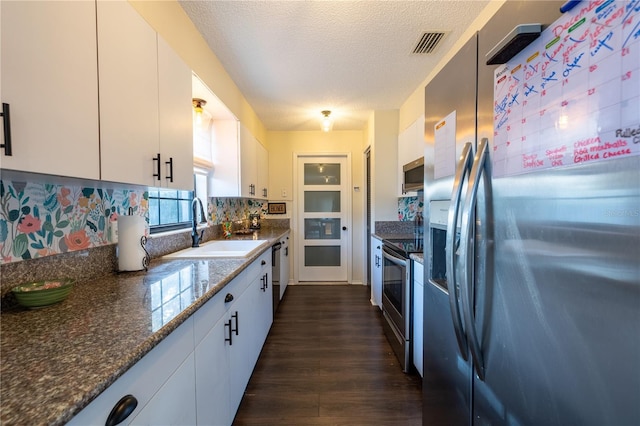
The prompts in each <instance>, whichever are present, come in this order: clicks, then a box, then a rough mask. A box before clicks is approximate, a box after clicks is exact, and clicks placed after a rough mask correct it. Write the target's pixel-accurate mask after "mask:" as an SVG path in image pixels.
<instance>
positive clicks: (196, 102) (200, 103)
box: [193, 98, 207, 125]
mask: <svg viewBox="0 0 640 426" xmlns="http://www.w3.org/2000/svg"><path fill="white" fill-rule="evenodd" d="M206 104H207V101H205V100H204V99H200V98H193V110H194V111H195V113H196V124H198V125H200V124H202V112H203V111H204V109H203V107H204V106H205V105H206Z"/></svg>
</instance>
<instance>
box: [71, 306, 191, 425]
mask: <svg viewBox="0 0 640 426" xmlns="http://www.w3.org/2000/svg"><path fill="white" fill-rule="evenodd" d="M193 348H194V346H193V320H192V319H191V318H189V319H187V321H185V322H184V323H182V324H181V325H180V326H179V327H178V328H177V329H175V330H174V331H173V332H172V333H171V334H169V335H168V336H167V337H166V338H165V339H164V340H162V342H160V343H159V344H158V345H157V346H156V347H155V348H153V349H152V350H151V351H150V352H149V353H147V354H146V355H145V356H144V357H143V358H142V359H141V360H140V361H138V362H137V363H136V364H135V365H134V366H133V367H131V369H129V370H128V371H127V372H126V373H124V374H123V375H122V376H121V377H120V378H118V380H116V381H115V382H114V383H113V384H112V385H111V386H109V387H108V388H107V389H106V390H105V391H104V392H103V393H102V394H100V395H99V396H98V397H97V398H96V399H95V400H93V401H92V402H91V403H90V404H89V405H88V406H87V407H85V408H84V409H83V410H82V411H81V412H80V413H78V415H76V416H75V417H74V418H73V419H71V421H70V422H69V423H68V424H69V425H78V426H86V425H94V424H95V425H98V424H99V425H104V424H105V422H106V420H107V417H108V416H109V413H110V412H111V409H112V408H113V407H114V406H115V405H116V403H117V402H118V401H119V400H120V399H121V398H122V397H123V396H125V395H128V394H131V395H133V396H134V397H135V398H136V399H137V401H138V406H137V407H136V409H135V410H134V411H133V412H132V413H131V415H130V416H129V417H128V418H127V420H125V421H124V422H123V423H122V424H128V423H129V422H131V421H132V420H133V419H134V417H135V416H137V415H138V414H139V413H140V412H141V411H143V408H144V407H145V405H147V403H149V401H150V400H151V398H152V397H153V396H154V395H155V394H156V392H158V390H159V389H160V388H161V387H162V386H163V385H164V383H165V382H167V381H168V380H169V378H170V377H171V376H172V375H173V373H174V372H175V371H176V370H177V369H178V367H180V365H181V364H182V363H183V362H184V360H185V359H186V358H187V357H188V356H189V354H191V353H192V352H193ZM191 365H192V364H191ZM192 374H193V375H195V371H194V372H192Z"/></svg>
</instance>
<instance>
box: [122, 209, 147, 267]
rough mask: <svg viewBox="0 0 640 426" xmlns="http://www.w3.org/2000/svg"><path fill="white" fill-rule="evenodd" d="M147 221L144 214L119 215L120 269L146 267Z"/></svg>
mask: <svg viewBox="0 0 640 426" xmlns="http://www.w3.org/2000/svg"><path fill="white" fill-rule="evenodd" d="M145 228H146V222H145V219H144V217H142V216H118V270H119V271H140V270H141V269H144V268H145V258H146V256H147V252H146V251H145V249H144V247H143V246H142V243H141V241H142V237H144V236H145Z"/></svg>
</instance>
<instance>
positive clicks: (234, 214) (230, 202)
mask: <svg viewBox="0 0 640 426" xmlns="http://www.w3.org/2000/svg"><path fill="white" fill-rule="evenodd" d="M208 204H209V205H208V206H207V208H208V211H209V217H210V218H211V222H212V223H213V224H214V225H219V224H221V223H223V222H230V221H236V220H242V219H249V215H250V214H256V213H259V214H260V217H264V216H265V215H266V214H267V202H266V201H261V200H252V199H246V198H217V197H213V198H209V203H208Z"/></svg>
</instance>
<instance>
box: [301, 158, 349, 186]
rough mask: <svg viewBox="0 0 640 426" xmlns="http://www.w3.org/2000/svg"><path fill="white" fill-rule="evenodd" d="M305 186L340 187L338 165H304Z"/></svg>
mask: <svg viewBox="0 0 640 426" xmlns="http://www.w3.org/2000/svg"><path fill="white" fill-rule="evenodd" d="M304 184H305V185H340V164H327V163H306V164H305V165H304Z"/></svg>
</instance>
